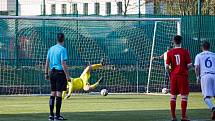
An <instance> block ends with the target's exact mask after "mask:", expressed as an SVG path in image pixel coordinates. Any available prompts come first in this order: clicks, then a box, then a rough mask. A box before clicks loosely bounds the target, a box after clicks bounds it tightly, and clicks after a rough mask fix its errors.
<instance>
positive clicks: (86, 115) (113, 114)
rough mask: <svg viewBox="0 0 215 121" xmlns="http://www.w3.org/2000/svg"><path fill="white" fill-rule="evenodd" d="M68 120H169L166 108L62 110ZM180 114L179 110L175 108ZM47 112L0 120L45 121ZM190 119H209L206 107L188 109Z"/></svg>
mask: <svg viewBox="0 0 215 121" xmlns="http://www.w3.org/2000/svg"><path fill="white" fill-rule="evenodd" d="M62 114H63V116H64V117H66V118H67V119H68V121H170V115H169V111H168V110H130V111H99V112H63V113H62ZM177 114H180V110H177ZM48 115H49V114H48V113H29V114H28V113H26V114H0V121H47V120H48ZM188 116H189V117H190V119H191V121H210V111H209V110H207V109H190V110H188ZM178 118H180V115H178Z"/></svg>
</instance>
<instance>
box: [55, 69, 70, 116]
mask: <svg viewBox="0 0 215 121" xmlns="http://www.w3.org/2000/svg"><path fill="white" fill-rule="evenodd" d="M56 85H57V86H56V90H57V93H56V95H57V98H56V116H55V119H56V120H64V118H63V117H62V116H61V115H60V111H61V106H62V92H63V91H66V88H67V80H66V75H65V74H64V73H63V72H62V73H59V74H58V80H57V84H56Z"/></svg>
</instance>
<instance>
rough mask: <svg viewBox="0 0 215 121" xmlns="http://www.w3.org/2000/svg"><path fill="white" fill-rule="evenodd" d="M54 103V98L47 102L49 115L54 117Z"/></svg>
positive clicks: (51, 97)
mask: <svg viewBox="0 0 215 121" xmlns="http://www.w3.org/2000/svg"><path fill="white" fill-rule="evenodd" d="M54 101H55V96H50V100H49V107H50V115H51V116H54V112H53V110H54Z"/></svg>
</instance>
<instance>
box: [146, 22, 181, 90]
mask: <svg viewBox="0 0 215 121" xmlns="http://www.w3.org/2000/svg"><path fill="white" fill-rule="evenodd" d="M173 21H174V20H173ZM175 21H176V28H177V33H176V34H177V35H181V19H179V20H175ZM158 22H161V21H155V25H154V32H153V39H152V48H151V54H150V64H149V71H148V80H147V87H146V93H147V94H148V93H150V92H149V85H150V78H151V71H152V61H153V55H154V49H155V41H156V30H157V24H158Z"/></svg>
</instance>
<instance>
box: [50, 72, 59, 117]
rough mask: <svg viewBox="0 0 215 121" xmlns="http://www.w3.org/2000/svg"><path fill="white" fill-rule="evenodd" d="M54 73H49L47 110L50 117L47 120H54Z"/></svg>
mask: <svg viewBox="0 0 215 121" xmlns="http://www.w3.org/2000/svg"><path fill="white" fill-rule="evenodd" d="M56 82H57V81H56V73H55V72H51V74H50V84H51V96H50V99H49V110H50V116H49V120H50V121H52V120H54V105H55V97H56Z"/></svg>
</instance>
